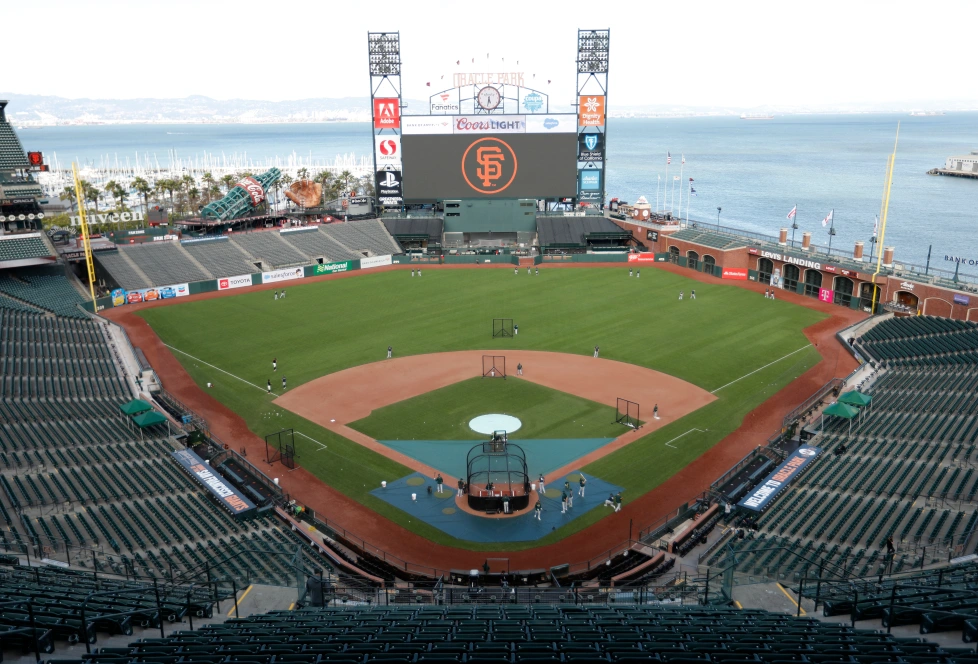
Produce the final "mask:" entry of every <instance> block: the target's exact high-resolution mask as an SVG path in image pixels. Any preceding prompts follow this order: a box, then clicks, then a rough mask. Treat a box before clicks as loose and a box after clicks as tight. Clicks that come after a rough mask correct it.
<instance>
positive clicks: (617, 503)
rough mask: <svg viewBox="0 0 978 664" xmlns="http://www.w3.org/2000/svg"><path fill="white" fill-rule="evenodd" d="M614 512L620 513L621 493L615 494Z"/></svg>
mask: <svg viewBox="0 0 978 664" xmlns="http://www.w3.org/2000/svg"><path fill="white" fill-rule="evenodd" d="M615 511H616V512H620V511H621V491H619V492H618V493H616V494H615Z"/></svg>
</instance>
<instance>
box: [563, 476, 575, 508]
mask: <svg viewBox="0 0 978 664" xmlns="http://www.w3.org/2000/svg"><path fill="white" fill-rule="evenodd" d="M564 493H566V494H567V508H568V509H570V508H572V507H574V489H572V488H571V485H570V481H569V480H564Z"/></svg>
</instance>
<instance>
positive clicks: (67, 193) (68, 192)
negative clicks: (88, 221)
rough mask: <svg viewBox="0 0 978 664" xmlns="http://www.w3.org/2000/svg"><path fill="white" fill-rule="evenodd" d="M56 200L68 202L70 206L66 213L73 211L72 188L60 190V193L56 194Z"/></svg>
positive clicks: (73, 191) (73, 197)
mask: <svg viewBox="0 0 978 664" xmlns="http://www.w3.org/2000/svg"><path fill="white" fill-rule="evenodd" d="M58 198H60V199H61V200H63V201H68V203H69V204H70V207H69V208H68V211H69V212H71V211H72V210H74V208H75V188H74V187H65V188H64V189H62V190H61V193H60V194H58Z"/></svg>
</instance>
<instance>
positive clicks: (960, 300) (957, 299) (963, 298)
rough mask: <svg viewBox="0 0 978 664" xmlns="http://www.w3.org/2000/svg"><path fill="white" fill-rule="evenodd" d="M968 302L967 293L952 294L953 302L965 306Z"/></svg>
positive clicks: (969, 300)
mask: <svg viewBox="0 0 978 664" xmlns="http://www.w3.org/2000/svg"><path fill="white" fill-rule="evenodd" d="M970 302H971V299H970V298H969V297H968V296H967V295H957V294H955V295H954V303H955V304H963V305H966V306H967V305H968V304H969V303H970Z"/></svg>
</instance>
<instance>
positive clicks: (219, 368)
mask: <svg viewBox="0 0 978 664" xmlns="http://www.w3.org/2000/svg"><path fill="white" fill-rule="evenodd" d="M163 345H164V346H166V347H167V348H169V349H170V350H175V351H176V352H178V353H180V354H182V355H186V356H187V357H189V358H190V359H191V360H194V361H195V362H200V363H201V364H206V365H207V366H209V367H210V368H211V369H217V370H218V371H220V372H221V373H222V374H227V375H228V376H230V377H231V378H236V379H238V380H240V381H241V382H242V383H244V384H245V385H251V386H252V387H253V388H255V389H256V390H261V391H262V392H268V388H265V387H261V386H260V385H255V384H254V383H249V382H248V381H246V380H245V379H244V378H242V377H241V376H235V375H234V374H233V373H229V372H227V371H225V370H224V369H222V368H221V367H215V366H214V365H213V364H211V363H210V362H204V361H203V360H202V359H200V358H199V357H194V356H193V355H191V354H190V353H185V352H183V351H182V350H180V349H179V348H174V347H173V346H171V345H169V344H163ZM270 394H271V395H272V396H276V397H277V396H278V395H277V394H275V393H274V392H271V393H270Z"/></svg>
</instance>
